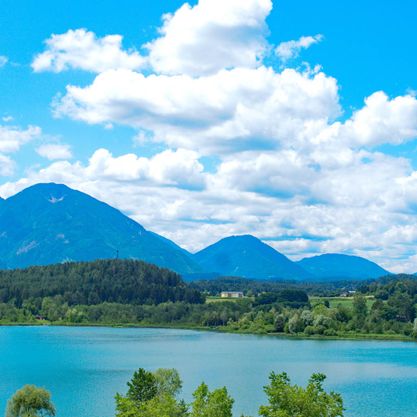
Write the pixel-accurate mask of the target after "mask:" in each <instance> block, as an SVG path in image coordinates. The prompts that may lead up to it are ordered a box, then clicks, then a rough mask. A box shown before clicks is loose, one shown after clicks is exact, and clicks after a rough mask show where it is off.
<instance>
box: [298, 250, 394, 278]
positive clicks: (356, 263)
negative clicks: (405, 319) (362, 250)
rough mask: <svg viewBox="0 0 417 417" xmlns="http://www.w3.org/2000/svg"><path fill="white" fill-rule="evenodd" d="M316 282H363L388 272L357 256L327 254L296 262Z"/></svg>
mask: <svg viewBox="0 0 417 417" xmlns="http://www.w3.org/2000/svg"><path fill="white" fill-rule="evenodd" d="M297 263H298V265H299V266H301V267H302V268H304V269H305V270H306V271H307V272H309V273H310V274H311V275H313V276H314V277H315V279H316V280H323V281H334V280H365V279H371V278H379V277H381V276H384V275H388V274H389V272H388V271H387V270H385V269H383V268H381V267H380V266H379V265H377V264H376V263H374V262H371V261H369V260H368V259H365V258H361V257H359V256H350V255H341V254H336V253H328V254H324V255H319V256H313V257H311V258H304V259H302V260H301V261H298V262H297Z"/></svg>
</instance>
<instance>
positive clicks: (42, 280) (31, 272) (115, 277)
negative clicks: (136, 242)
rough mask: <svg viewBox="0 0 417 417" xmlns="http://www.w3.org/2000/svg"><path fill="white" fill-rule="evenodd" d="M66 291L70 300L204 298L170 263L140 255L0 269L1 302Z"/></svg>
mask: <svg viewBox="0 0 417 417" xmlns="http://www.w3.org/2000/svg"><path fill="white" fill-rule="evenodd" d="M53 296H62V298H63V301H64V302H67V303H68V304H69V305H79V304H86V305H92V304H100V303H103V302H114V303H120V304H159V303H162V302H167V301H172V302H177V301H185V302H187V303H202V302H204V299H203V297H202V296H201V294H200V292H199V291H198V290H196V289H192V288H189V287H188V286H187V285H186V284H185V283H184V282H183V281H182V279H181V277H180V276H179V275H177V274H176V273H175V272H172V271H170V270H168V269H163V268H158V267H157V266H155V265H152V264H147V263H145V262H142V261H134V260H100V261H95V262H76V263H75V262H74V263H63V264H57V265H48V266H35V267H30V268H27V269H17V270H3V271H0V303H8V302H10V301H14V304H15V305H17V306H20V305H22V303H23V302H24V301H25V300H33V299H42V298H44V297H53Z"/></svg>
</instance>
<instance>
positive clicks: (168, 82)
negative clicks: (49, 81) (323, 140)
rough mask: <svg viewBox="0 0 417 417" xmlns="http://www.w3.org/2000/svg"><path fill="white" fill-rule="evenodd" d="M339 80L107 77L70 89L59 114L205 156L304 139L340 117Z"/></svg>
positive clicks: (316, 76)
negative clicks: (138, 132)
mask: <svg viewBox="0 0 417 417" xmlns="http://www.w3.org/2000/svg"><path fill="white" fill-rule="evenodd" d="M337 90H338V88H337V84H336V80H335V79H334V78H332V77H328V76H326V75H325V74H324V73H321V72H320V73H313V74H311V73H299V72H297V71H295V70H292V69H288V70H285V71H283V72H282V73H276V72H274V71H273V70H272V69H271V68H266V67H263V66H262V67H259V68H257V69H247V68H239V69H234V70H230V71H226V70H224V71H220V72H219V73H217V74H214V75H210V76H204V77H199V78H193V77H189V76H187V75H182V76H165V75H161V76H156V75H150V76H145V75H143V74H140V73H136V72H133V71H128V70H117V71H106V72H104V73H102V74H100V75H98V76H97V77H96V79H95V80H94V82H93V84H91V85H90V86H88V87H85V88H81V87H75V86H69V87H67V94H66V95H65V96H64V97H63V98H62V99H61V101H59V102H58V103H57V105H56V107H55V112H56V114H57V115H59V116H69V117H71V118H73V119H77V120H83V121H85V122H87V123H102V124H106V123H120V124H126V125H130V126H133V127H136V128H138V129H144V130H147V131H150V132H152V133H153V136H154V138H155V140H159V141H162V142H165V143H167V144H168V145H169V146H173V147H186V148H190V149H194V150H197V151H201V152H205V153H210V152H218V151H219V150H221V151H232V150H239V149H242V148H243V149H245V148H265V147H268V146H269V147H271V146H272V147H275V146H277V145H278V144H282V143H285V142H287V141H288V140H289V139H290V138H291V140H293V141H296V140H303V138H302V136H303V135H304V136H305V134H306V133H307V131H308V130H309V129H310V126H311V124H314V123H315V122H317V121H321V122H326V121H327V120H328V119H329V118H334V117H336V116H337V114H338V113H339V111H340V108H339V103H338V94H337Z"/></svg>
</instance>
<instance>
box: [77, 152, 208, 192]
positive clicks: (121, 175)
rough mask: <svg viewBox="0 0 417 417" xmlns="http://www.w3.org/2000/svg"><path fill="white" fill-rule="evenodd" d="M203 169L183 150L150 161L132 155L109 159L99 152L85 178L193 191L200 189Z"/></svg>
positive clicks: (195, 159)
mask: <svg viewBox="0 0 417 417" xmlns="http://www.w3.org/2000/svg"><path fill="white" fill-rule="evenodd" d="M203 169H204V168H203V166H202V165H201V163H200V162H199V161H198V155H197V154H196V153H195V152H193V151H187V150H185V149H178V150H176V151H172V150H166V151H163V152H161V153H159V154H156V155H154V156H153V157H151V158H145V157H138V156H137V155H135V154H126V155H122V156H119V157H113V155H112V154H111V153H110V152H109V151H108V150H106V149H99V150H97V151H96V152H95V153H94V154H93V155H92V157H91V158H90V160H89V165H88V166H87V167H86V169H85V175H86V176H87V177H91V178H100V177H101V178H109V179H112V180H117V181H144V182H148V183H155V184H161V185H166V186H175V187H178V188H191V189H193V188H201V187H203V186H204V181H205V179H204V175H203Z"/></svg>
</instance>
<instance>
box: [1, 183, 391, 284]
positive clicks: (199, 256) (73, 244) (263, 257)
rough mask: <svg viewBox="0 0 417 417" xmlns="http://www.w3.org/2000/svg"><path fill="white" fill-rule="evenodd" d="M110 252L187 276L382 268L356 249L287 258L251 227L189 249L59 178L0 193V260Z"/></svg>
mask: <svg viewBox="0 0 417 417" xmlns="http://www.w3.org/2000/svg"><path fill="white" fill-rule="evenodd" d="M115 257H120V258H126V259H141V260H144V261H146V262H149V263H153V264H156V265H158V266H161V267H166V268H169V269H172V270H174V271H176V272H178V273H180V274H183V275H185V276H187V275H188V276H193V277H194V278H198V277H199V276H204V275H206V276H207V275H211V276H216V275H218V276H220V275H222V276H240V277H246V278H256V279H293V280H304V281H312V280H314V281H322V280H335V279H352V280H359V279H369V278H377V277H379V276H382V275H387V274H388V271H386V270H384V269H383V268H381V267H380V266H378V265H377V264H375V263H373V262H371V261H369V260H367V259H364V258H360V257H356V256H347V255H340V254H325V255H321V256H316V257H312V258H305V259H303V260H301V261H298V262H293V261H291V260H290V259H288V258H287V257H286V256H284V255H283V254H281V253H280V252H278V251H276V250H275V249H274V248H272V247H271V246H269V245H267V244H265V243H263V242H262V241H261V240H259V239H257V238H256V237H254V236H251V235H244V236H230V237H226V238H224V239H222V240H220V241H218V242H217V243H215V244H213V245H211V246H208V247H207V248H205V249H203V250H201V251H199V252H197V253H195V254H191V253H189V252H187V251H186V250H185V249H183V248H181V247H180V246H178V245H177V244H176V243H174V242H173V241H171V240H169V239H167V238H165V237H163V236H161V235H158V234H156V233H154V232H152V231H149V230H146V229H145V228H144V227H143V226H141V225H140V224H139V223H137V222H135V221H134V220H132V219H131V218H129V217H127V216H126V215H124V214H123V213H121V212H120V211H119V210H117V209H115V208H113V207H111V206H109V205H108V204H106V203H103V202H101V201H98V200H97V199H95V198H93V197H91V196H89V195H87V194H85V193H82V192H80V191H76V190H73V189H71V188H69V187H67V186H65V185H61V184H54V183H50V184H36V185H33V186H31V187H29V188H26V189H25V190H23V191H21V192H20V193H18V194H16V195H14V196H12V197H9V198H7V199H5V200H4V199H1V198H0V268H3V269H12V268H23V267H27V266H31V265H46V264H54V263H61V262H65V261H89V260H96V259H106V258H115Z"/></svg>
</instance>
